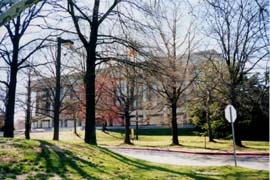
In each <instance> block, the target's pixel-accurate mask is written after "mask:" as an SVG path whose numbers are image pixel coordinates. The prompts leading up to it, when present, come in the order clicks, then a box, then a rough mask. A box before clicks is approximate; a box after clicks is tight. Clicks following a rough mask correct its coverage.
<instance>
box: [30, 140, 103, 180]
mask: <svg viewBox="0 0 270 180" xmlns="http://www.w3.org/2000/svg"><path fill="white" fill-rule="evenodd" d="M38 141H39V142H40V148H41V152H40V153H39V154H38V155H37V157H36V159H35V162H37V163H39V164H38V165H39V168H40V170H45V171H46V172H45V174H44V176H43V179H49V178H50V177H52V176H54V175H55V174H57V175H58V176H60V177H61V178H63V179H72V177H68V176H67V171H69V172H70V171H71V172H72V171H76V173H75V174H79V175H80V176H81V177H82V178H87V179H93V180H99V178H97V177H94V176H91V175H90V174H89V172H87V171H86V169H85V168H84V167H87V168H89V167H91V168H93V169H95V170H96V171H98V172H99V173H103V170H101V169H100V168H98V167H97V166H96V165H95V164H93V163H91V162H90V161H87V160H84V159H81V158H79V157H78V156H76V155H75V154H73V153H72V152H71V151H69V150H64V149H61V148H60V147H58V146H56V145H54V144H51V143H49V142H47V141H42V140H38ZM40 162H42V163H40ZM42 175H43V174H42V173H41V174H37V175H36V176H37V177H36V178H39V176H42ZM33 179H35V177H33Z"/></svg>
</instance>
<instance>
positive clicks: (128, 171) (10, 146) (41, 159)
mask: <svg viewBox="0 0 270 180" xmlns="http://www.w3.org/2000/svg"><path fill="white" fill-rule="evenodd" d="M101 133H102V132H98V136H99V138H102V136H101V135H104V134H101ZM44 135H45V133H44V134H43V135H42V134H41V133H39V134H38V133H37V134H32V137H34V136H36V137H37V138H40V139H39V140H24V139H20V138H16V139H4V138H0V179H1V180H2V179H3V180H5V179H12V180H13V179H33V180H36V179H75V180H76V179H78V180H81V179H91V180H95V179H98V180H99V179H100V180H103V179H108V180H112V179H117V180H118V179H132V180H136V179H138V180H145V179H152V180H153V179H157V180H160V179H161V180H162V179H164V180H167V179H183V180H187V179H202V180H206V179H222V180H223V179H230V180H231V179H232V180H233V179H254V180H257V179H260V180H261V179H268V171H260V170H251V169H246V168H241V167H233V166H223V167H188V166H172V165H161V164H154V163H149V162H146V161H142V160H137V159H133V158H127V157H124V156H121V155H119V154H116V153H114V152H112V151H110V150H108V149H106V148H101V147H96V146H91V145H88V144H85V143H83V142H82V140H81V139H80V138H74V136H72V134H71V133H68V132H63V133H61V136H60V138H61V139H63V140H61V141H59V142H56V141H51V140H44V138H43V140H42V138H41V136H44ZM47 135H48V134H47ZM113 135H117V134H113ZM38 136H40V137H38ZM69 136H70V137H73V138H72V139H70V137H69ZM50 138H51V137H50Z"/></svg>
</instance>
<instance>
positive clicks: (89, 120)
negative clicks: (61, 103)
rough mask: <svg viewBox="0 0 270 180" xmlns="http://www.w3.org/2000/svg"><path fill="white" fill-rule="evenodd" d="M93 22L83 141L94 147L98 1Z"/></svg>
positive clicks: (86, 76) (89, 47)
mask: <svg viewBox="0 0 270 180" xmlns="http://www.w3.org/2000/svg"><path fill="white" fill-rule="evenodd" d="M93 11H94V12H93V21H92V26H91V34H90V42H89V45H88V46H87V48H86V50H87V59H86V74H85V79H84V81H85V86H86V88H85V93H86V120H85V137H84V141H85V142H86V143H89V144H93V145H96V144H97V139H96V114H95V112H96V100H95V98H96V97H95V96H96V93H95V81H96V64H95V63H96V47H97V35H98V27H99V23H98V11H99V1H95V4H94V10H93Z"/></svg>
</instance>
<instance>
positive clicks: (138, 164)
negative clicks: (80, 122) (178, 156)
mask: <svg viewBox="0 0 270 180" xmlns="http://www.w3.org/2000/svg"><path fill="white" fill-rule="evenodd" d="M100 150H101V151H102V152H104V153H106V154H107V155H110V156H111V157H113V158H114V159H116V160H118V161H120V162H121V163H124V164H126V165H128V166H131V167H132V166H133V167H136V168H138V169H143V170H146V171H151V170H157V171H163V172H166V173H171V174H174V175H177V176H187V177H190V178H193V179H196V180H209V179H210V180H211V179H214V178H209V177H207V178H206V177H203V176H200V175H196V174H192V173H183V172H178V171H175V170H172V169H169V168H164V167H161V166H155V165H149V164H145V163H141V162H140V161H136V160H132V159H130V158H127V157H125V156H122V155H120V154H117V153H115V152H113V151H111V150H109V149H107V148H103V147H100Z"/></svg>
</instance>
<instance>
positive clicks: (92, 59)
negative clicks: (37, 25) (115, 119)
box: [67, 0, 122, 144]
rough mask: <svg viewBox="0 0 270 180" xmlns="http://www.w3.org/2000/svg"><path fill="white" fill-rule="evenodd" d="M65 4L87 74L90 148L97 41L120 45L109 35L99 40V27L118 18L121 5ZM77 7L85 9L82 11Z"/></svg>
mask: <svg viewBox="0 0 270 180" xmlns="http://www.w3.org/2000/svg"><path fill="white" fill-rule="evenodd" d="M67 2H68V9H67V11H68V13H69V14H70V16H71V18H72V21H73V23H74V26H75V29H76V33H77V35H78V37H79V39H80V41H81V42H82V44H83V47H84V48H85V51H86V72H85V77H84V82H85V93H86V116H85V118H86V121H85V138H84V141H85V142H86V143H89V144H97V142H96V131H95V78H96V66H97V64H98V61H99V60H100V59H99V55H98V54H97V46H98V45H100V44H102V43H100V41H103V43H105V42H104V41H106V42H107V43H115V42H118V41H119V39H118V38H113V37H112V36H111V35H108V36H106V35H105V36H102V39H100V37H101V35H100V34H99V33H100V27H101V25H102V24H104V22H105V20H106V19H108V17H109V16H111V15H117V14H118V15H120V14H119V13H118V12H117V11H116V7H117V6H118V5H119V3H120V2H122V0H114V1H112V3H111V5H109V7H107V6H106V5H108V3H107V4H106V3H104V4H102V5H103V6H102V7H101V1H100V0H95V1H94V2H93V4H91V6H92V10H91V9H90V8H89V7H87V5H86V4H84V3H82V4H79V3H78V2H77V1H74V0H67ZM80 5H84V7H82V6H80ZM88 5H89V4H88ZM106 7H107V9H106ZM101 8H102V10H101ZM104 9H105V10H104ZM85 27H87V28H88V29H89V30H90V31H88V32H89V34H88V33H87V32H86V33H84V32H85V31H84V30H83V29H84V28H85ZM108 39H113V40H112V41H110V40H109V42H108ZM109 59H110V58H107V60H109Z"/></svg>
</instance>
